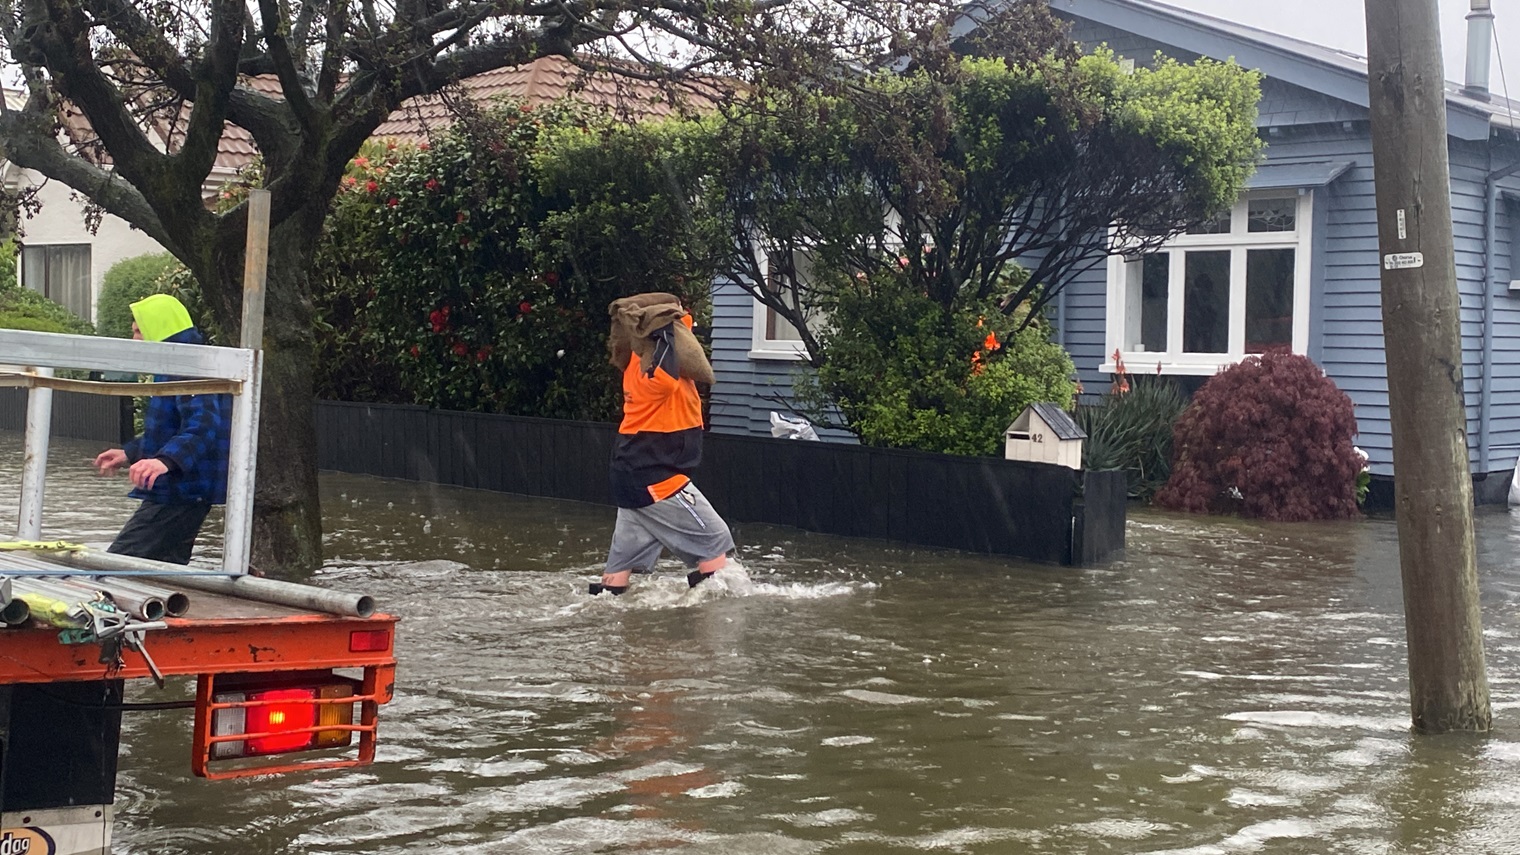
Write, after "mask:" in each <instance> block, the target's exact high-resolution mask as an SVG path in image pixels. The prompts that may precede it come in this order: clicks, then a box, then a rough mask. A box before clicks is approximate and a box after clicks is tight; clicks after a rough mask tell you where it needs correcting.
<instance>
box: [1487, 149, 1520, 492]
mask: <svg viewBox="0 0 1520 855" xmlns="http://www.w3.org/2000/svg"><path fill="white" fill-rule="evenodd" d="M1489 157H1490V158H1492V157H1493V140H1489ZM1516 172H1520V162H1516V163H1512V164H1510V165H1509V166H1506V167H1504V168H1503V169H1495V170H1492V171H1491V172H1489V173H1488V176H1487V177H1486V178H1485V179H1484V180H1483V302H1482V307H1483V368H1482V372H1483V385H1482V387H1481V390H1480V392H1479V398H1478V470H1479V471H1480V472H1488V471H1489V466H1488V453H1489V451H1490V450H1491V449H1490V448H1489V444H1488V442H1489V435H1488V434H1489V411H1490V410H1491V409H1492V408H1493V398H1494V390H1493V385H1494V382H1493V381H1494V300H1495V295H1496V293H1497V289H1498V288H1499V280H1498V278H1497V277H1496V276H1495V275H1494V267H1495V259H1496V258H1497V256H1498V254H1499V251H1498V248H1497V247H1496V246H1495V244H1496V243H1497V234H1496V233H1497V231H1498V219H1499V180H1500V179H1502V178H1505V177H1507V176H1510V175H1513V174H1515V173H1516ZM1516 255H1517V254H1516V253H1515V251H1514V249H1513V248H1512V249H1511V253H1510V265H1511V267H1513V266H1514V264H1515V258H1516Z"/></svg>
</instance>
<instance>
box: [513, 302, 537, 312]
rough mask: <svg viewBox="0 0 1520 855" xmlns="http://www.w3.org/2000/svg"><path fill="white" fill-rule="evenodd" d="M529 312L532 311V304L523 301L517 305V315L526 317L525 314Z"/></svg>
mask: <svg viewBox="0 0 1520 855" xmlns="http://www.w3.org/2000/svg"><path fill="white" fill-rule="evenodd" d="M531 311H533V304H532V303H529V302H528V301H527V300H524V301H522V302H521V303H518V304H517V313H518V314H520V315H526V314H527V313H529V312H531Z"/></svg>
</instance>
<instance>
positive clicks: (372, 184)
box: [364, 181, 380, 193]
mask: <svg viewBox="0 0 1520 855" xmlns="http://www.w3.org/2000/svg"><path fill="white" fill-rule="evenodd" d="M364 189H365V190H368V191H369V192H371V193H373V192H375V191H376V190H379V189H380V185H379V184H376V183H375V182H374V181H366V182H364Z"/></svg>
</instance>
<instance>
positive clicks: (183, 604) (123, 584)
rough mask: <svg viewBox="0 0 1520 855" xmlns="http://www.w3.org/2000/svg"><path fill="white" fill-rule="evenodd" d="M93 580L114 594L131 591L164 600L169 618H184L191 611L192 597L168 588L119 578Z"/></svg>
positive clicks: (96, 577)
mask: <svg viewBox="0 0 1520 855" xmlns="http://www.w3.org/2000/svg"><path fill="white" fill-rule="evenodd" d="M92 578H93V580H94V582H95V584H98V585H100V586H101V587H103V588H105V589H106V590H107V591H111V592H113V593H114V592H115V591H117V590H121V591H129V592H135V593H137V594H139V595H141V596H146V597H156V598H158V599H160V600H162V601H163V603H164V612H165V614H167V615H168V616H169V617H184V615H185V613H186V612H188V611H190V596H189V595H188V594H186V593H184V592H183V591H171V590H169V589H168V588H160V587H158V586H157V585H144V584H143V583H141V582H136V581H133V580H130V579H122V578H119V577H106V578H102V577H100V576H95V577H92ZM155 620H156V618H155Z"/></svg>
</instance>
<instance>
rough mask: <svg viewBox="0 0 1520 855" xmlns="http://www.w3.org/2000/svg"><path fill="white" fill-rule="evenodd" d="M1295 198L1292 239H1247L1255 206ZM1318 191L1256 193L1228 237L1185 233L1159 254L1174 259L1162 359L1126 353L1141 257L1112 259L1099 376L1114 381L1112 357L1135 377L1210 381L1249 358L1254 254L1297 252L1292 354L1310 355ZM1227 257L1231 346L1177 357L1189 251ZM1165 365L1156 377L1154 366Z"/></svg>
mask: <svg viewBox="0 0 1520 855" xmlns="http://www.w3.org/2000/svg"><path fill="white" fill-rule="evenodd" d="M1295 193H1296V194H1297V199H1298V207H1297V209H1296V210H1295V212H1294V230H1293V231H1291V232H1250V231H1247V229H1248V227H1249V223H1248V220H1247V210H1248V206H1249V203H1250V202H1251V200H1253V199H1281V198H1283V197H1284V196H1286V195H1289V194H1295ZM1313 232H1314V191H1313V190H1312V189H1310V188H1299V189H1296V190H1293V189H1283V188H1279V189H1275V190H1257V191H1252V192H1250V193H1243V194H1241V196H1240V198H1239V199H1237V200H1236V202H1235V205H1234V206H1233V207H1232V208H1231V209H1230V231H1229V232H1228V233H1225V234H1207V235H1203V234H1198V235H1194V234H1185V235H1178V236H1177V237H1175V238H1173V239H1172V240H1170V241H1168V242H1167V243H1166V245H1165V246H1163V247H1162V248H1161V249H1160V250H1158V253H1172V254H1174V255H1175V256H1176V257H1177V259H1176V261H1174V262H1173V263H1171V264H1170V270H1169V279H1168V283H1167V315H1166V323H1167V342H1168V345H1169V346H1168V349H1167V350H1166V351H1164V352H1160V353H1157V352H1153V351H1144V350H1134V351H1131V350H1124V331H1125V318H1126V315H1127V313H1128V311H1129V306H1128V305H1127V300H1128V295H1129V290H1130V289H1129V288H1128V287H1126V286H1127V285H1128V283H1129V282H1130V281H1131V277H1137V276H1139V275H1140V274H1141V269H1140V268H1141V263H1142V262H1141V260H1140V258H1139V257H1131V256H1125V255H1111V256H1109V258H1108V308H1107V311H1106V313H1105V320H1104V327H1105V330H1104V345H1105V346H1104V348H1103V362H1102V364H1101V365H1099V366H1098V370H1099V371H1102V372H1104V373H1107V374H1112V373H1114V372H1115V371H1117V370H1118V366H1117V365H1116V364H1115V363H1114V351H1115V350H1118V351H1119V353H1120V356H1121V357H1122V358H1123V359H1124V365H1125V369H1126V370H1128V371H1130V372H1131V373H1136V374H1150V373H1161V374H1181V375H1212V374H1216V373H1218V372H1219V371H1220V370H1221V369H1224V368H1226V367H1228V366H1230V365H1234V364H1236V363H1238V362H1240V361H1241V360H1243V359H1245V358H1246V357H1247V356H1250V355H1252V354H1248V353H1246V352H1245V344H1246V342H1245V337H1246V323H1245V320H1246V259H1247V255H1246V254H1247V251H1249V250H1253V249H1292V250H1293V251H1294V255H1293V337H1292V344H1291V347H1292V350H1293V352H1294V353H1306V352H1307V351H1308V347H1309V288H1310V278H1311V277H1310V274H1311V272H1312V269H1313V257H1312V248H1313V245H1314V234H1313ZM1208 250H1216V251H1222V250H1228V251H1229V252H1230V319H1229V338H1228V347H1227V349H1226V352H1224V353H1183V352H1181V350H1180V349H1179V350H1172V349H1171V347H1170V344H1171V343H1172V342H1177V343H1180V342H1181V341H1182V336H1183V317H1182V306H1183V294H1184V288H1185V280H1186V267H1187V265H1186V264H1185V263H1180V262H1181V261H1182V259H1183V258H1184V257H1185V253H1186V252H1188V251H1208ZM1158 363H1159V365H1160V369H1159V372H1158V369H1157V365H1158Z"/></svg>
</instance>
